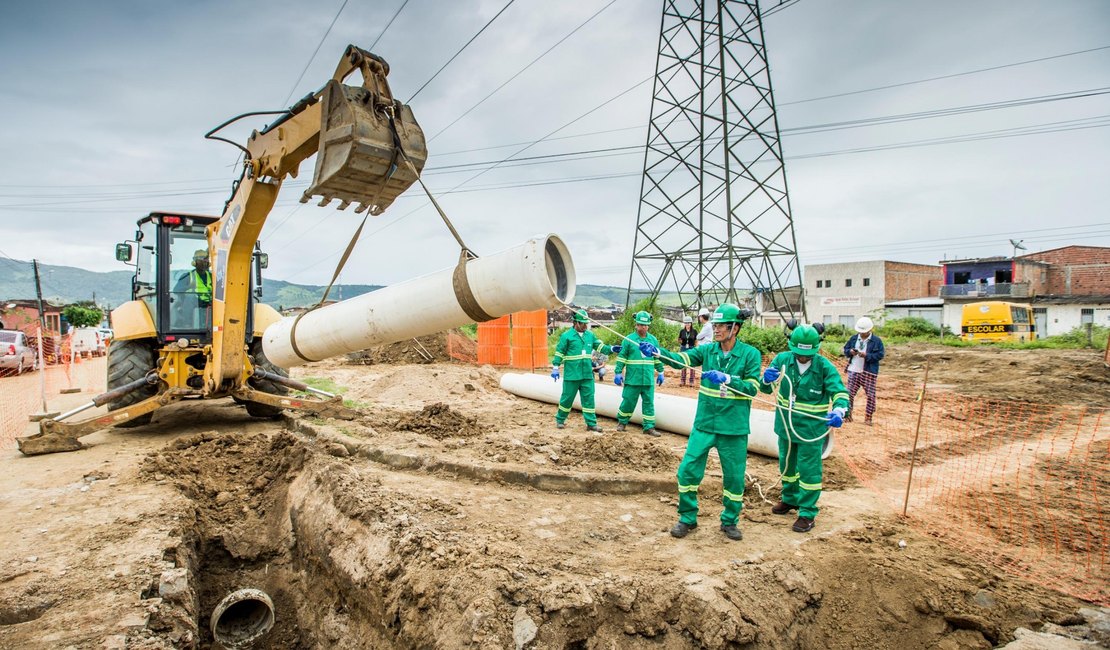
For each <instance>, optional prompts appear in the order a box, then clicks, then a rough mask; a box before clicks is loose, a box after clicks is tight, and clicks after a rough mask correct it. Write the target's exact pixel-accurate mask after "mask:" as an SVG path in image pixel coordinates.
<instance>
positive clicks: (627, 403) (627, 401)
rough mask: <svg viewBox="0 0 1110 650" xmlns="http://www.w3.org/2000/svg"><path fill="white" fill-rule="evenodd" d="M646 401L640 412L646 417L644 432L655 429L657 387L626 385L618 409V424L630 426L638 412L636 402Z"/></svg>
mask: <svg viewBox="0 0 1110 650" xmlns="http://www.w3.org/2000/svg"><path fill="white" fill-rule="evenodd" d="M639 399H643V400H644V405H643V407H642V408H641V410H640V412H641V414H643V416H644V431H650V430H651V429H654V428H655V386H629V385H628V384H625V385H624V390H622V391H621V405H620V406H619V407H618V408H617V422H620V423H621V424H628V421H629V420H630V419H631V418H632V414H633V413H634V412H635V411H636V401H637V400H639Z"/></svg>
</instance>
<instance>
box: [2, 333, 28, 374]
mask: <svg viewBox="0 0 1110 650" xmlns="http://www.w3.org/2000/svg"><path fill="white" fill-rule="evenodd" d="M34 369H35V349H34V348H32V347H31V345H30V343H29V342H28V340H27V335H26V334H24V333H23V332H20V331H19V330H0V370H14V371H15V374H17V375H21V374H23V371H24V370H34ZM4 374H7V373H4Z"/></svg>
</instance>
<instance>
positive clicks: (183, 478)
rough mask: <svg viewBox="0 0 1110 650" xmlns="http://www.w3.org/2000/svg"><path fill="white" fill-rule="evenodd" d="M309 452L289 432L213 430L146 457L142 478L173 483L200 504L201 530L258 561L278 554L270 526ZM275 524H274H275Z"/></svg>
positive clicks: (239, 555) (238, 554)
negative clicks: (271, 537)
mask: <svg viewBox="0 0 1110 650" xmlns="http://www.w3.org/2000/svg"><path fill="white" fill-rule="evenodd" d="M305 454H306V451H305V448H304V446H303V445H302V444H300V443H298V442H297V440H296V438H294V437H293V436H291V435H290V434H288V433H284V432H282V433H278V434H276V435H274V436H273V437H269V436H266V435H263V434H253V435H251V434H241V433H219V432H216V431H209V432H205V433H200V434H196V435H191V436H186V437H183V438H180V439H178V440H176V441H174V442H173V443H172V444H171V445H170V446H169V447H168V448H167V449H166V450H164V451H162V452H158V453H155V454H152V455H150V456H149V457H147V459H146V460H145V462H144V463H143V465H142V468H141V471H140V477H141V478H143V479H146V480H150V481H161V480H166V479H168V480H169V481H170V482H172V483H173V485H174V486H175V487H176V488H177V489H178V490H180V491H181V492H182V493H183V494H184V495H185V496H187V497H189V498H190V499H192V500H193V501H194V502H196V503H197V504H199V505H200V506H201V508H200V512H201V515H202V517H201V520H200V521H199V525H200V528H201V530H203V531H206V532H205V533H204V535H205V536H207V537H210V538H213V539H218V540H220V543H221V544H222V545H223V546H224V547H225V548H226V549H227V551H228V553H230V554H231V555H232V556H233V557H236V558H247V559H253V558H255V557H257V556H258V555H259V554H266V553H271V552H273V551H274V547H273V544H275V543H276V540H273V541H270V542H267V541H265V540H266V534H267V526H266V525H265V522H266V520H267V519H269V518H271V516H277V514H278V513H277V512H276V510H278V509H277V508H275V507H274V504H275V503H276V502H278V501H280V500H281V499H282V498H283V496H284V489H285V487H286V486H287V485H288V483H289V481H291V480H292V479H293V478H294V477H295V476H296V474H297V472H298V471H300V469H301V467H302V466H303V465H304V460H305ZM270 523H271V524H272V522H270Z"/></svg>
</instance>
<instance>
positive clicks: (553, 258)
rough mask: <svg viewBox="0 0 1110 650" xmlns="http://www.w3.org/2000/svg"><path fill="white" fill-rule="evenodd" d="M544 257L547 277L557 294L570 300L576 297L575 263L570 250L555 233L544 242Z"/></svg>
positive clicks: (565, 300)
mask: <svg viewBox="0 0 1110 650" xmlns="http://www.w3.org/2000/svg"><path fill="white" fill-rule="evenodd" d="M544 258H545V261H546V266H547V279H548V281H549V282H550V283H551V289H552V291H554V292H555V296H556V297H557V298H558V299H559V300H561V301H563V302H569V301H570V300H571V299H572V298H573V297H574V289H575V277H574V265H573V264H572V263H571V260H570V251H569V250H567V247H566V244H564V243H563V240H561V239H559V238H558V237H555V236H554V235H552V236H550V237H548V238H547V243H546V244H544Z"/></svg>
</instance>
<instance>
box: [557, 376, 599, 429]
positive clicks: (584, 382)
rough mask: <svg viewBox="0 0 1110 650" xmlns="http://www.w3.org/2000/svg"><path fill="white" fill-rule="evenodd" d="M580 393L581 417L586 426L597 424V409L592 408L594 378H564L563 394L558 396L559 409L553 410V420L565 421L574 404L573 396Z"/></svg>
mask: <svg viewBox="0 0 1110 650" xmlns="http://www.w3.org/2000/svg"><path fill="white" fill-rule="evenodd" d="M579 392H581V393H582V419H583V420H585V421H586V426H589V427H596V426H597V410H596V409H595V408H594V378H593V376H592V375H591V376H590V378H589V379H564V380H563V394H562V395H560V396H559V410H557V411H555V421H556V422H559V423H562V422H566V421H567V416H569V415H570V410H571V407H573V406H574V396H575V395H577V394H578V393H579Z"/></svg>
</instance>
